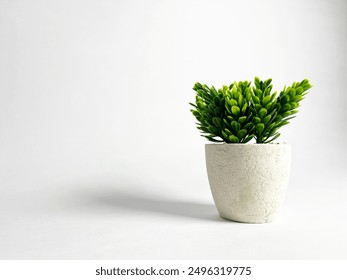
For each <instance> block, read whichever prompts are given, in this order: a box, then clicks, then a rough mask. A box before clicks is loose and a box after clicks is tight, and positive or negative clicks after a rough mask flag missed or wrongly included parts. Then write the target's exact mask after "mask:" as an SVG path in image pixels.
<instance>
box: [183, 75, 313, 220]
mask: <svg viewBox="0 0 347 280" xmlns="http://www.w3.org/2000/svg"><path fill="white" fill-rule="evenodd" d="M271 82H272V80H271V79H267V80H265V81H261V80H260V79H259V78H258V77H255V79H254V85H252V84H251V82H249V81H240V82H235V83H232V84H231V85H230V86H223V87H222V88H220V89H218V90H217V89H216V88H215V87H213V86H211V87H208V86H207V85H205V84H200V83H196V84H195V85H194V87H193V89H194V91H195V92H196V101H195V104H193V103H190V105H191V106H193V109H192V110H191V112H192V113H193V115H194V116H195V117H196V119H197V121H198V122H197V128H198V129H199V130H200V131H201V133H202V136H203V137H205V138H207V139H208V140H209V141H211V142H216V143H213V144H206V145H205V153H206V166H207V173H208V179H209V183H210V188H211V192H212V196H213V199H214V201H215V204H216V207H217V209H218V212H219V214H220V216H222V217H223V218H226V219H230V220H234V221H238V222H245V223H267V222H271V221H272V220H273V219H274V217H275V216H276V214H277V213H278V209H279V207H280V205H281V203H282V201H283V199H284V195H285V191H286V188H287V183H288V178H289V171H290V157H291V151H290V145H288V144H278V143H276V144H274V143H273V141H274V140H275V139H277V138H278V137H279V136H280V133H279V129H280V128H281V127H282V126H284V125H286V124H288V123H289V120H290V119H292V118H294V117H295V114H296V113H297V112H298V110H297V109H298V107H299V105H300V102H301V100H302V99H303V98H304V96H305V95H306V94H307V93H308V92H307V91H308V90H309V89H310V88H311V87H312V86H311V84H310V82H309V81H308V80H307V79H305V80H303V81H302V82H294V83H293V84H292V85H291V86H285V87H284V89H283V90H282V91H281V92H280V93H279V94H277V92H272V84H271ZM251 140H254V141H255V143H251V142H250V141H251ZM254 141H253V142H254ZM246 143H251V144H246Z"/></svg>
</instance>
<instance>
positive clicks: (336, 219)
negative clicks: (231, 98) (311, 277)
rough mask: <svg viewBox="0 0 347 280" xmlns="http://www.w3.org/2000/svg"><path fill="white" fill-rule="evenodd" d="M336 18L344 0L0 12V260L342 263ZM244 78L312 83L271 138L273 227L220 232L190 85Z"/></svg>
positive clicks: (345, 35)
mask: <svg viewBox="0 0 347 280" xmlns="http://www.w3.org/2000/svg"><path fill="white" fill-rule="evenodd" d="M346 16H347V3H346V2H345V1H343V0H333V1H323V0H320V1H313V0H311V1H309V0H306V1H299V0H293V1H274V0H272V1H271V0H269V1H251V0H248V1H198V0H190V1H183V0H182V1H159V0H150V1H140V0H130V1H125V0H123V1H111V0H108V1H106V0H102V1H96V0H95V1H92V0H89V1H78V0H72V1H67V0H66V1H53V0H51V1H20V0H18V1H9V0H8V1H6V0H0V38H1V43H0V184H1V185H0V192H1V195H0V210H1V212H0V222H1V223H0V224H1V226H0V247H1V250H0V257H1V258H5V259H6V258H63V259H64V258H246V259H247V258H346V252H347V250H346V249H347V242H346V240H345V238H343V236H346V235H347V227H346V215H347V209H346V206H345V201H346V197H347V191H346V181H347V180H346V179H347V176H346V174H345V173H346V169H347V164H346V154H347V151H346V141H347V124H346V121H347V111H346V110H345V104H346V101H347V98H346V92H345V90H344V82H345V80H346V78H347V75H346V73H347V63H346V62H347V61H346V54H345V50H346V49H347V17H346ZM256 75H257V76H260V77H261V78H263V79H266V78H269V77H272V78H273V81H274V87H275V88H276V89H278V90H280V89H282V88H283V86H284V85H285V84H291V83H292V82H293V81H301V80H302V79H304V78H308V79H310V81H311V83H312V84H313V86H314V87H313V88H312V89H311V92H310V94H309V95H308V96H307V98H306V99H305V100H304V101H303V102H302V107H301V110H300V113H299V114H298V117H297V118H296V119H294V120H293V121H292V123H291V124H290V125H288V126H287V127H284V128H283V129H282V136H281V137H280V138H279V141H285V142H288V143H290V144H292V146H293V161H292V174H291V179H290V184H289V191H288V196H287V199H286V202H285V206H284V209H283V213H282V215H281V218H279V220H278V221H277V222H275V223H273V224H271V225H261V226H254V225H242V224H235V223H231V222H230V223H225V222H224V223H223V221H221V220H220V219H219V218H218V216H217V214H216V210H215V208H214V206H213V201H212V198H211V195H210V192H209V187H208V181H207V175H206V171H205V160H204V144H205V143H206V141H205V140H204V139H203V138H201V137H200V136H199V132H198V131H197V130H196V128H195V124H194V123H195V120H194V118H193V116H192V115H191V113H190V112H189V109H190V108H189V105H188V102H190V101H193V100H194V92H193V91H192V90H191V88H192V86H193V84H194V83H195V82H196V81H200V82H202V83H206V84H209V85H212V84H213V85H215V86H216V87H219V86H221V85H222V84H230V83H231V82H233V81H235V80H245V79H248V80H250V79H253V78H254V76H256ZM312 236H315V237H314V238H312ZM228 237H230V238H228ZM243 238H244V239H243ZM225 239H227V240H229V239H230V240H229V241H226V240H225ZM235 240H237V242H236V243H237V244H238V245H235V244H236V243H235ZM245 240H247V242H246V243H247V245H245V244H244V242H243V241H245ZM327 240H330V241H329V242H327ZM202 244H204V246H202ZM268 246H273V248H272V249H271V250H269V249H268ZM189 248H190V249H189ZM231 248H232V249H231ZM318 248H319V249H318Z"/></svg>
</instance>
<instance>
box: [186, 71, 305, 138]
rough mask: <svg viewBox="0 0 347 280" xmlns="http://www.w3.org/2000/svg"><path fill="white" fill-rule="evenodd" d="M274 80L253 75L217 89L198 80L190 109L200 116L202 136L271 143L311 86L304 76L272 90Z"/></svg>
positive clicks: (198, 124)
mask: <svg viewBox="0 0 347 280" xmlns="http://www.w3.org/2000/svg"><path fill="white" fill-rule="evenodd" d="M271 82H272V79H267V80H265V81H261V80H260V79H259V78H258V77H255V78H254V85H251V82H249V81H240V82H235V83H233V84H231V85H230V86H223V87H222V88H220V89H218V90H216V88H215V87H213V86H211V87H208V86H207V85H205V84H200V83H195V85H194V87H193V90H194V91H195V92H196V100H195V104H193V103H190V105H191V106H193V109H191V112H192V113H193V115H194V116H195V118H196V119H197V121H198V123H197V128H198V129H199V130H200V131H201V133H202V136H203V137H206V138H207V139H208V140H210V141H213V142H225V143H247V142H249V141H250V140H251V139H253V138H254V139H255V140H256V143H270V142H272V141H273V140H275V139H277V138H278V137H279V136H280V133H279V129H280V128H281V127H282V126H284V125H286V124H288V123H289V120H290V119H292V118H294V117H295V114H296V113H297V112H298V110H297V109H298V107H299V105H300V101H301V100H302V99H303V98H304V96H305V95H306V94H307V93H308V90H309V89H310V88H311V87H312V86H311V84H310V82H309V81H308V80H307V79H305V80H303V81H302V82H294V83H293V84H292V85H291V86H285V87H284V89H283V90H282V91H281V92H280V93H279V94H277V92H272V84H271Z"/></svg>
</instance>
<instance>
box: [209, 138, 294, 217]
mask: <svg viewBox="0 0 347 280" xmlns="http://www.w3.org/2000/svg"><path fill="white" fill-rule="evenodd" d="M205 152H206V166H207V174H208V179H209V182H210V187H211V192H212V196H213V199H214V202H215V204H216V207H217V209H218V212H219V214H220V215H221V216H222V217H223V218H225V219H229V220H233V221H238V222H244V223H268V222H271V221H272V220H273V219H274V217H275V216H276V214H277V213H278V210H279V207H280V205H281V204H282V201H283V199H284V195H285V192H286V188H287V184H288V178H289V171H290V158H291V151H290V146H289V145H287V144H206V146H205Z"/></svg>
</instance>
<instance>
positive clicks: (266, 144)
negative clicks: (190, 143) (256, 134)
mask: <svg viewBox="0 0 347 280" xmlns="http://www.w3.org/2000/svg"><path fill="white" fill-rule="evenodd" d="M222 145H228V146H275V147H276V146H290V144H288V143H285V142H284V143H207V144H205V146H222Z"/></svg>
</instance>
